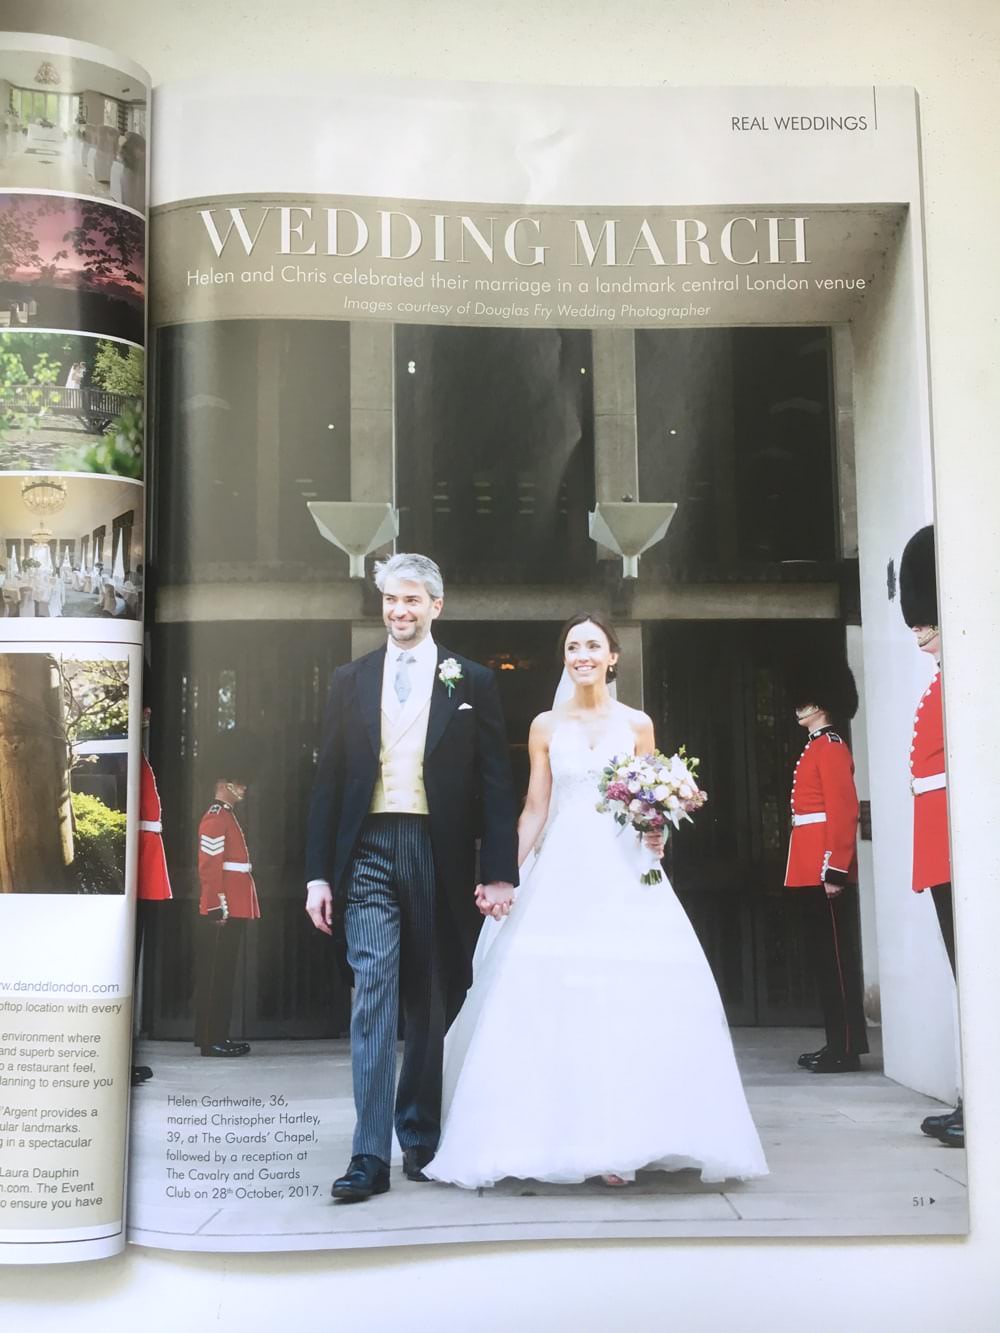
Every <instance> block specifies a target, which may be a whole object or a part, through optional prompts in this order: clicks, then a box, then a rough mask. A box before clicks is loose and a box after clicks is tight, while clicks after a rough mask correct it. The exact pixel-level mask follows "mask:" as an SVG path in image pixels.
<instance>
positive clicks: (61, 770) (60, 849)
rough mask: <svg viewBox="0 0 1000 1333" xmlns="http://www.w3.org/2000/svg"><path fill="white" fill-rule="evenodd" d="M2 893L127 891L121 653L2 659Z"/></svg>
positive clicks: (124, 665) (125, 690)
mask: <svg viewBox="0 0 1000 1333" xmlns="http://www.w3.org/2000/svg"><path fill="white" fill-rule="evenodd" d="M0 694H2V697H3V701H4V703H3V713H2V717H3V728H2V731H3V735H2V743H0V790H2V791H3V818H2V819H0V893H124V892H125V825H126V802H127V792H128V722H129V703H128V699H129V663H128V658H127V656H126V653H125V651H124V650H122V652H121V653H120V654H116V653H115V652H114V650H113V649H111V650H106V651H104V652H103V653H102V654H101V655H100V656H98V655H97V653H96V652H95V651H94V650H93V649H91V650H89V651H88V650H87V649H85V648H81V649H80V650H79V651H78V652H71V651H66V652H62V653H59V654H55V653H52V652H40V653H33V652H25V653H0Z"/></svg>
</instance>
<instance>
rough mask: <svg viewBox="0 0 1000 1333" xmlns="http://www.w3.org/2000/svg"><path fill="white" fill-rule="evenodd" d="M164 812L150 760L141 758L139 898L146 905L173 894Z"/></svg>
mask: <svg viewBox="0 0 1000 1333" xmlns="http://www.w3.org/2000/svg"><path fill="white" fill-rule="evenodd" d="M162 819H163V812H162V807H161V805H160V793H159V792H158V791H157V789H156V778H155V777H154V776H153V770H152V769H151V768H150V766H149V760H148V759H147V758H146V756H145V755H143V756H142V766H141V768H140V770H139V886H138V887H139V897H140V898H141V899H142V900H143V901H145V902H163V901H164V900H165V899H167V898H172V897H173V896H174V895H173V893H171V891H170V875H169V874H168V873H167V858H166V855H165V853H164V851H163V823H162Z"/></svg>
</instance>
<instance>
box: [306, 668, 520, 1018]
mask: <svg viewBox="0 0 1000 1333" xmlns="http://www.w3.org/2000/svg"><path fill="white" fill-rule="evenodd" d="M437 654H438V666H437V668H436V669H435V673H434V685H433V688H432V691H431V705H430V715H429V719H428V723H427V742H426V745H425V747H424V788H425V790H426V793H427V809H428V821H429V827H430V837H431V846H432V848H433V853H434V869H435V874H436V879H437V885H436V891H437V901H438V904H439V906H440V907H441V908H442V909H443V910H442V911H441V914H440V925H441V927H442V931H441V934H442V941H443V946H444V948H445V951H446V956H445V958H444V963H445V967H446V968H447V971H448V988H449V990H450V991H451V992H452V993H455V992H457V993H458V994H459V995H461V994H464V992H465V990H466V989H467V988H468V986H469V984H470V982H471V979H472V954H473V952H474V950H475V947H476V939H477V937H478V935H479V930H480V927H481V925H482V917H481V916H480V913H479V909H478V908H477V907H476V904H475V897H474V891H475V885H476V840H477V839H479V840H480V848H479V879H480V881H481V882H482V883H484V884H488V883H492V882H494V881H506V882H508V883H510V884H517V803H516V799H515V796H514V785H513V781H512V777H511V769H510V757H509V753H508V749H507V735H506V729H505V727H504V719H503V710H502V708H501V705H500V695H499V691H498V690H497V685H496V680H495V678H494V676H493V672H492V671H490V670H489V668H488V667H484V666H480V665H479V663H477V662H470V661H469V660H468V658H465V657H459V656H458V654H457V653H452V652H450V651H449V650H448V649H447V648H442V647H441V646H440V645H438V649H437ZM449 657H450V658H454V659H455V661H457V662H458V664H459V666H460V668H461V679H460V680H458V681H457V682H456V683H455V686H454V688H453V690H452V692H451V694H450V695H449V693H448V689H447V687H446V685H445V684H444V683H443V682H442V680H441V679H440V676H439V674H438V672H439V670H440V665H441V663H442V662H443V661H444V660H445V659H447V658H449ZM385 658H386V649H385V648H380V649H378V650H377V651H376V652H374V653H369V654H367V656H365V657H361V658H358V660H357V661H355V662H349V663H347V664H345V665H344V666H341V667H338V668H337V670H336V671H335V672H334V675H333V680H332V682H331V686H330V695H329V699H328V701H327V706H326V714H325V716H324V719H323V734H322V739H321V744H320V754H319V764H318V767H317V770H316V780H315V785H314V787H313V793H312V803H311V805H310V809H309V824H308V829H307V834H306V874H307V878H308V879H310V880H313V879H325V880H327V881H328V882H329V884H330V885H331V886H332V889H333V896H334V919H335V925H336V927H340V926H341V925H342V920H343V910H344V902H345V899H346V896H347V888H348V883H349V880H350V875H351V864H352V861H353V859H354V855H355V851H356V849H357V846H358V840H359V837H360V835H361V830H362V826H363V825H364V822H365V819H366V818H367V815H368V812H369V809H370V807H371V803H372V795H373V793H374V790H375V784H376V781H377V779H378V774H379V756H380V751H381V733H382V675H383V670H384V666H385ZM463 704H467V705H468V707H466V708H463V707H462V705H463ZM335 934H336V935H337V936H338V938H339V937H340V936H341V935H342V930H341V929H339V928H335Z"/></svg>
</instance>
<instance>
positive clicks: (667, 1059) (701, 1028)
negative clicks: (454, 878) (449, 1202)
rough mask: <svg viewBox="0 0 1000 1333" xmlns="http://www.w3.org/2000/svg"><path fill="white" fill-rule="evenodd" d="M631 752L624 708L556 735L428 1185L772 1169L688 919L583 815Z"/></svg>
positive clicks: (457, 1063) (480, 976)
mask: <svg viewBox="0 0 1000 1333" xmlns="http://www.w3.org/2000/svg"><path fill="white" fill-rule="evenodd" d="M633 745H634V741H633V733H632V729H631V726H630V724H629V721H628V713H627V711H626V710H625V709H624V708H622V707H621V706H615V707H614V708H613V711H612V714H611V717H610V718H609V721H608V727H607V730H606V733H605V734H604V735H603V737H602V738H601V740H600V741H599V742H598V744H597V745H596V746H595V747H593V748H591V747H590V746H589V745H588V743H587V736H586V732H585V731H584V728H583V726H582V725H581V724H580V723H578V722H576V721H574V720H572V719H564V720H562V721H559V722H558V723H557V724H556V726H555V728H554V731H553V734H552V737H551V741H550V747H549V758H550V763H551V768H552V802H551V807H550V808H551V815H550V819H549V824H548V827H547V829H546V833H545V837H544V840H543V844H542V847H541V850H540V851H539V853H538V856H537V858H536V860H535V864H534V865H533V867H531V869H530V873H529V874H528V876H527V878H526V879H525V880H524V882H523V884H522V887H521V889H520V890H519V892H518V897H517V902H516V904H515V906H514V908H513V910H512V911H511V914H510V916H509V917H507V918H506V919H505V920H504V921H503V922H502V923H499V924H497V923H495V922H492V921H487V923H486V926H485V927H484V930H483V935H482V938H481V940H480V944H479V948H478V949H477V951H476V959H475V963H474V981H473V985H472V988H471V990H470V991H469V994H468V997H467V999H466V1001H465V1004H464V1006H463V1007H462V1009H461V1011H460V1013H459V1015H458V1018H457V1019H456V1020H455V1023H454V1024H453V1026H452V1028H451V1031H450V1032H449V1034H448V1037H447V1041H446V1045H445V1067H444V1103H443V1129H442V1136H441V1143H440V1146H439V1148H438V1152H437V1155H436V1156H435V1157H434V1159H433V1161H432V1162H431V1163H430V1165H429V1166H428V1167H426V1168H425V1171H426V1174H427V1175H428V1176H429V1177H431V1178H432V1179H434V1180H440V1181H448V1182H451V1183H453V1184H456V1185H463V1186H466V1187H468V1188H474V1187H477V1186H480V1185H492V1184H493V1183H494V1182H496V1181H497V1180H501V1179H503V1178H504V1177H506V1176H515V1177H521V1178H530V1179H534V1180H544V1181H553V1182H562V1183H572V1182H577V1181H582V1180H585V1179H586V1178H587V1177H590V1176H597V1175H605V1174H607V1175H610V1174H617V1175H622V1176H629V1175H631V1174H632V1173H633V1172H634V1171H635V1170H637V1169H640V1168H642V1167H655V1168H660V1169H663V1170H680V1169H682V1168H685V1167H696V1168H698V1169H700V1171H701V1178H702V1180H704V1181H721V1180H727V1179H749V1178H750V1177H753V1176H761V1175H766V1174H767V1163H766V1161H765V1160H764V1153H763V1151H762V1149H761V1145H760V1139H759V1138H758V1136H757V1131H756V1128H755V1127H754V1123H753V1120H752V1119H751V1117H750V1112H749V1110H748V1108H747V1103H746V1098H745V1096H744V1093H743V1086H742V1084H741V1082H740V1076H739V1072H738V1070H737V1068H736V1061H735V1059H734V1057H733V1047H732V1042H731V1040H730V1036H729V1028H728V1026H727V1024H726V1018H725V1014H724V1012H723V1009H722V1003H721V1001H720V999H719V992H718V990H717V988H716V985H715V980H714V978H713V976H712V973H711V970H710V968H709V966H708V963H707V961H706V959H705V955H704V954H703V952H702V950H701V946H700V944H699V943H698V940H697V937H696V936H695V933H694V930H693V929H692V927H691V924H690V922H689V921H688V918H687V914H686V913H685V911H684V909H683V908H682V907H681V905H680V903H679V902H678V900H677V898H676V897H675V896H674V893H673V890H672V889H671V887H670V885H669V884H668V883H667V881H666V879H665V878H664V880H663V882H662V883H660V884H653V885H649V886H646V885H643V884H642V883H640V875H641V873H642V871H643V870H644V869H645V868H647V866H648V864H649V862H648V854H644V853H643V851H642V850H641V848H640V845H639V841H638V838H637V836H636V834H635V833H634V832H633V831H632V830H631V829H620V827H619V825H617V824H616V823H615V821H614V820H613V819H612V817H611V816H610V815H606V814H599V813H598V812H597V810H596V808H595V807H596V804H597V801H598V800H599V792H598V787H597V783H598V778H599V776H600V773H601V770H602V769H603V767H604V766H605V764H606V763H607V761H608V760H609V759H610V758H611V757H612V755H614V754H621V753H625V752H629V751H631V750H632V749H633Z"/></svg>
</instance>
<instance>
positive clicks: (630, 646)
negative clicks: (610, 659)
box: [615, 624, 645, 708]
mask: <svg viewBox="0 0 1000 1333" xmlns="http://www.w3.org/2000/svg"><path fill="white" fill-rule="evenodd" d="M615 629H616V630H617V632H618V641H619V643H620V644H621V647H622V655H621V658H620V659H619V662H618V698H619V699H620V700H621V702H622V703H623V704H628V706H629V707H630V708H642V707H643V698H644V687H643V682H644V674H645V673H644V670H643V661H642V626H641V625H639V624H626V625H620V624H619V625H615Z"/></svg>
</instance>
